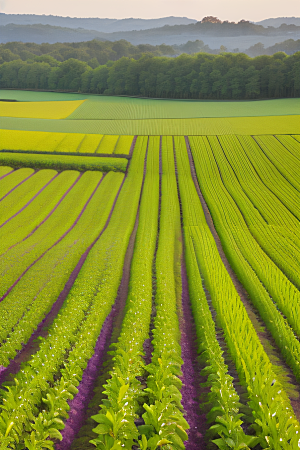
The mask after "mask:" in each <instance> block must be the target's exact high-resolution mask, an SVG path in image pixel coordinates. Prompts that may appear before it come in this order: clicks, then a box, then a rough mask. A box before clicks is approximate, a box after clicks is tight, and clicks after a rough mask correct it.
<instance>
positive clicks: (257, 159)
mask: <svg viewBox="0 0 300 450" xmlns="http://www.w3.org/2000/svg"><path fill="white" fill-rule="evenodd" d="M240 139H241V142H243V137H241V138H240ZM250 139H251V138H250ZM204 140H206V139H205V138H204ZM248 140H249V138H248V139H247V141H248ZM247 141H246V142H247ZM252 141H253V145H252V146H251V151H250V152H249V153H250V155H251V156H249V158H251V159H252V160H254V165H252V164H251V161H249V159H248V157H247V156H248V155H247V153H246V151H244V149H243V147H242V145H241V143H240V142H239V140H238V139H237V138H236V137H234V136H228V137H227V136H226V137H223V136H220V137H219V140H217V139H216V138H214V137H208V142H209V144H210V146H211V148H212V151H213V154H214V157H215V159H216V162H217V164H218V167H219V171H220V174H221V177H222V181H223V183H224V186H225V187H226V189H227V190H228V192H229V193H230V195H231V196H232V198H233V199H234V200H235V202H236V204H237V206H238V207H239V209H240V211H241V212H242V214H243V217H244V219H245V221H246V223H247V225H248V227H249V229H250V231H251V233H252V235H254V237H255V239H256V241H257V242H258V244H259V245H260V246H261V247H262V248H263V250H264V252H265V253H267V254H268V255H269V256H270V258H271V259H273V261H274V262H275V264H277V265H278V266H279V267H280V269H281V270H282V271H283V272H284V273H286V274H287V276H288V277H289V278H290V279H291V280H292V281H293V283H294V284H296V285H297V286H298V287H300V278H299V270H300V239H299V231H300V222H299V219H298V218H297V215H298V216H299V217H300V208H299V201H297V195H298V194H297V191H296V190H295V189H294V188H293V186H291V185H290V184H289V183H288V182H287V181H286V180H285V179H284V178H283V177H282V175H281V174H280V173H279V174H277V176H276V179H272V180H270V181H269V182H268V181H265V178H268V176H269V177H271V176H272V168H273V167H272V164H271V163H270V161H269V164H267V161H265V160H263V163H265V164H262V161H261V156H262V155H263V154H262V152H261V151H260V152H257V153H254V152H255V150H254V149H253V147H254V146H256V147H257V144H256V143H255V141H254V140H253V139H252ZM220 144H221V146H222V148H221V146H220ZM256 150H257V149H256ZM260 166H262V170H261V172H262V174H261V175H262V178H260V177H259V176H258V173H257V170H259V167H260ZM265 174H267V175H265ZM274 175H275V174H274ZM272 191H275V192H276V194H278V196H279V198H280V197H281V198H282V199H283V200H285V202H284V201H283V202H281V200H280V199H279V198H278V197H277V196H276V195H274V193H273V192H272ZM283 203H285V204H286V205H287V206H285V205H284V204H283ZM271 236H272V238H271ZM297 261H298V263H297ZM265 264H266V263H265ZM263 282H264V283H265V285H266V282H265V281H264V279H263ZM298 295H299V293H298Z"/></svg>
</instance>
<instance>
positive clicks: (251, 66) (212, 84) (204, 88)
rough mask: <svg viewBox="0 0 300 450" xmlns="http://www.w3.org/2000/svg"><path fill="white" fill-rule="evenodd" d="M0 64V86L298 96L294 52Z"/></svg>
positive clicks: (190, 95)
mask: <svg viewBox="0 0 300 450" xmlns="http://www.w3.org/2000/svg"><path fill="white" fill-rule="evenodd" d="M39 58H40V60H38V61H33V60H29V61H22V60H21V59H17V60H13V61H10V62H4V63H3V64H2V65H0V88H15V89H41V90H58V91H70V92H85V93H94V94H105V95H129V96H142V97H156V98H187V99H254V98H275V97H276V98H280V97H300V52H297V53H295V54H294V55H291V56H287V55H286V54H285V53H283V52H278V53H275V54H274V55H273V56H267V55H265V56H258V57H256V58H250V57H249V56H247V55H245V54H243V53H237V54H234V53H225V52H224V53H221V54H219V55H211V54H208V53H197V54H195V55H187V54H182V55H180V56H178V57H176V58H167V57H157V56H153V55H149V54H148V55H144V56H142V57H141V58H139V59H133V58H129V57H122V58H120V59H119V60H117V61H115V62H114V61H108V62H107V63H106V64H102V65H98V67H95V68H93V67H92V64H91V61H89V62H85V61H79V60H78V59H75V58H70V59H67V60H65V61H63V62H59V61H57V60H56V59H54V58H53V57H51V56H41V57H39Z"/></svg>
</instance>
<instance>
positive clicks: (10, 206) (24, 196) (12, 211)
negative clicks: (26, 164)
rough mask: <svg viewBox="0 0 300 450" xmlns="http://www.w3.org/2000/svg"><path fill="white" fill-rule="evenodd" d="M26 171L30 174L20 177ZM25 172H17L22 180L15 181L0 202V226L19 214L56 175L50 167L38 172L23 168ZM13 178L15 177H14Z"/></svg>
mask: <svg viewBox="0 0 300 450" xmlns="http://www.w3.org/2000/svg"><path fill="white" fill-rule="evenodd" d="M29 170H30V169H29ZM17 172H19V171H16V175H18V173H17ZM28 173H30V175H29V176H28V177H26V178H25V179H24V178H23V179H22V177H23V176H24V175H25V174H28ZM14 174H15V173H13V175H14ZM25 174H24V173H20V174H19V175H20V178H21V180H22V181H21V182H20V183H18V181H17V183H16V184H15V185H14V187H13V188H12V189H10V190H9V191H8V192H7V194H6V195H5V196H4V197H3V198H2V200H1V202H0V215H1V225H0V226H1V227H3V226H4V224H5V223H7V222H8V221H10V220H11V219H12V218H13V217H15V216H16V215H18V214H20V212H22V211H23V210H24V209H25V208H26V206H27V205H28V204H30V203H31V202H32V201H33V200H34V199H35V198H36V197H37V196H38V195H39V194H40V193H41V192H42V191H43V190H44V189H46V188H47V186H48V185H49V184H51V183H52V182H53V181H54V180H55V178H56V177H57V176H58V173H57V172H56V171H55V170H52V169H48V170H44V171H43V172H38V173H34V172H33V171H32V172H31V171H30V172H28V169H25ZM9 178H10V177H8V181H9ZM13 178H14V179H15V178H16V177H13ZM20 178H19V179H20ZM4 180H6V178H5V179H4ZM4 180H2V181H4Z"/></svg>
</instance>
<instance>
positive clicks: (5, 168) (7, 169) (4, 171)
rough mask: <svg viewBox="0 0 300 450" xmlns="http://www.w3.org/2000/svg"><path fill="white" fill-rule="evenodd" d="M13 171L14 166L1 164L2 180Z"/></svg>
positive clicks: (0, 173) (0, 174)
mask: <svg viewBox="0 0 300 450" xmlns="http://www.w3.org/2000/svg"><path fill="white" fill-rule="evenodd" d="M11 172H13V168H12V167H8V166H0V180H1V179H2V178H4V177H6V176H7V175H8V174H10V173H11Z"/></svg>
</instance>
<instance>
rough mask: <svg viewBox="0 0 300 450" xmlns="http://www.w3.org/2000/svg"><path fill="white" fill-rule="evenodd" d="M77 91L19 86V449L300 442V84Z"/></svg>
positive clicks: (7, 400) (2, 353)
mask: <svg viewBox="0 0 300 450" xmlns="http://www.w3.org/2000/svg"><path fill="white" fill-rule="evenodd" d="M4 95H7V97H4ZM30 95H31V93H30ZM59 95H62V97H61V98H62V100H59V98H60V97H58V96H59ZM68 95H70V96H71V95H72V94H53V97H52V98H53V104H55V107H53V108H54V109H55V108H57V106H56V104H57V103H61V105H62V110H61V111H63V110H64V108H65V106H64V104H65V102H68V103H73V104H74V103H76V102H78V101H79V102H81V104H80V106H77V107H76V108H75V109H74V110H73V112H72V113H70V116H69V117H68V118H64V119H62V118H52V119H50V118H38V117H29V112H30V111H36V112H37V111H38V109H37V107H36V104H37V103H39V104H40V105H45V102H47V104H48V103H49V102H51V101H52V100H49V99H50V98H51V96H52V93H33V95H32V99H33V100H34V101H33V102H32V110H30V108H27V106H26V107H25V106H24V105H25V103H26V104H28V103H30V96H29V93H28V92H24V93H21V92H18V91H2V92H1V97H2V99H4V100H5V99H6V100H8V99H11V100H12V99H15V100H18V101H17V102H10V104H11V105H12V108H11V109H10V111H13V106H15V105H16V106H17V107H16V109H15V111H16V112H14V116H10V117H8V116H6V117H3V118H2V119H1V130H0V142H1V148H0V276H1V286H0V384H1V390H0V392H1V395H0V407H1V409H0V449H1V450H6V449H11V450H43V449H50V450H51V449H52V450H54V449H55V450H83V449H84V450H92V449H95V448H97V449H99V450H100V449H101V450H121V449H123V448H125V449H127V450H130V449H136V450H138V449H139V450H156V449H162V450H184V449H186V450H196V449H197V450H202V449H212V450H213V449H218V448H219V449H221V450H230V449H234V450H238V449H240V450H242V449H244V450H247V449H252V448H253V449H255V450H261V449H269V450H296V449H298V448H299V447H300V400H299V393H300V392H299V391H300V388H299V383H300V342H299V336H300V324H299V320H298V318H299V316H300V275H299V274H300V238H299V236H300V170H299V169H300V126H299V122H300V121H299V117H300V111H299V99H298V100H297V99H291V100H280V101H279V100H278V101H275V100H274V101H270V102H263V101H257V102H253V103H251V102H250V103H251V105H250V106H249V108H250V109H247V105H246V103H248V102H227V103H228V110H227V111H228V116H224V114H225V113H224V102H223V103H222V105H223V106H222V108H221V107H220V104H219V103H221V102H213V103H210V102H181V101H178V102H176V101H169V102H168V103H166V104H165V105H163V103H164V102H163V101H162V100H161V101H159V102H160V103H157V105H158V107H157V110H156V111H155V107H154V104H155V102H158V101H156V100H151V101H149V109H148V110H147V106H146V104H147V101H146V100H142V99H120V98H113V99H112V100H111V104H110V105H109V102H108V100H107V98H104V97H96V96H94V97H93V98H91V97H89V96H86V97H84V98H83V102H82V101H81V100H80V99H78V96H80V94H78V95H75V94H74V98H72V97H70V100H66V98H67V96H68ZM13 96H15V97H18V98H14V97H13ZM139 102H140V103H139ZM280 102H282V103H281V106H280ZM3 103H5V107H6V103H9V102H4V101H3V102H2V103H1V105H2V104H3ZM169 103H170V105H171V104H172V105H173V109H172V108H171V106H169ZM187 103H189V104H191V105H192V106H191V109H189V108H188V106H187ZM227 103H226V104H227ZM19 105H21V106H22V107H23V108H24V109H22V107H21V106H20V107H19ZM87 105H88V106H87ZM92 105H94V109H93V108H92ZM103 105H104V106H103ZM122 105H123V106H122ZM135 105H138V106H135ZM159 105H160V106H159ZM180 105H182V108H181V110H180ZM213 105H215V106H213ZM238 105H239V106H238ZM272 105H273V106H272ZM123 107H124V109H122V108H123ZM235 107H236V108H239V109H237V110H236V114H233V113H232V111H233V112H234V108H235ZM18 108H19V109H18ZM35 108H36V109H35ZM126 108H127V109H126ZM164 108H165V109H164ZM168 108H171V109H168ZM54 109H53V111H54ZM4 110H5V108H4ZM17 110H18V111H17ZM250 110H251V111H250ZM5 111H8V109H6V110H5ZM20 111H25V113H24V117H20V116H19V115H18V114H19V112H20ZM49 111H50V110H49ZM56 111H57V114H60V110H59V108H58V109H57V110H56ZM124 111H125V113H126V114H125V113H124ZM196 111H198V112H199V115H196ZM205 111H206V112H205ZM209 111H211V116H208V115H207V114H208V112H209ZM221 111H222V112H223V117H221V116H220V115H219V114H220V112H221ZM247 111H248V114H250V113H251V114H252V115H248V116H246V112H247ZM171 112H172V113H173V118H172V116H171V115H170V113H171ZM243 112H244V114H245V115H243ZM277 112H278V115H277V114H276V113H277ZM231 113H232V115H231V116H230V114H231ZM272 113H273V115H271V114H272ZM49 114H50V113H49ZM105 114H106V116H105ZM147 114H148V115H149V117H148V118H147ZM154 114H156V116H155V117H154ZM180 114H181V116H180ZM189 114H190V115H191V117H189V116H188V115H189ZM201 114H202V115H201ZM114 115H115V117H116V118H115V119H114V118H113V116H114ZM124 115H125V116H126V117H124ZM135 115H140V118H138V117H137V116H135ZM151 115H152V117H150V116H151ZM183 116H185V117H183ZM283 118H284V119H283ZM112 122H113V125H111V123H112ZM125 122H126V123H125ZM137 122H139V123H140V124H137ZM238 122H239V123H240V125H238ZM54 124H58V125H57V126H56V125H54ZM70 124H74V125H72V126H71V125H70ZM88 124H90V125H88ZM103 124H107V127H108V128H109V127H111V128H110V130H114V132H111V133H110V132H108V131H107V129H108V128H105V126H106V125H105V126H104V125H103ZM141 124H143V125H141ZM228 124H230V126H229V125H228ZM177 125H178V129H177V131H175V130H176V127H177ZM52 127H53V128H52ZM72 127H73V128H72ZM139 127H141V129H143V130H145V129H149V130H150V132H149V134H146V133H145V134H143V133H139V132H136V131H137V129H139ZM239 127H240V129H241V130H244V131H243V132H237V131H236V130H237V129H238V128H239ZM96 128H97V129H99V132H97V131H96ZM124 129H126V130H127V131H126V133H123V130H124ZM162 129H167V131H168V132H166V133H160V132H157V131H159V130H162ZM187 129H190V130H192V132H191V133H182V135H180V133H181V131H182V130H187ZM100 130H101V132H100ZM205 130H206V132H205ZM213 130H215V132H212V131H213ZM218 130H219V131H220V132H217V131H218ZM247 130H248V131H247ZM258 130H260V131H258ZM155 132H157V133H156V135H155Z"/></svg>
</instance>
